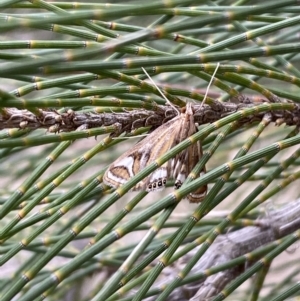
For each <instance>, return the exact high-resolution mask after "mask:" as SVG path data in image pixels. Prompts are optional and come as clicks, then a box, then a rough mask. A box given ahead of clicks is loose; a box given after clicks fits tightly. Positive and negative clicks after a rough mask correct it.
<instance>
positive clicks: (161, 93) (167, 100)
mask: <svg viewBox="0 0 300 301" xmlns="http://www.w3.org/2000/svg"><path fill="white" fill-rule="evenodd" d="M142 70H143V72H144V73H145V74H146V75H147V77H148V78H149V80H150V82H151V83H152V84H153V85H154V87H155V88H156V89H157V91H158V92H159V93H160V95H161V96H162V97H163V98H164V100H165V101H166V102H167V103H168V104H169V105H170V106H171V107H172V108H173V109H175V111H176V112H177V113H178V115H180V112H179V110H178V109H177V108H176V107H175V106H174V105H173V104H172V103H171V101H170V100H169V99H168V98H167V97H166V96H165V95H164V94H163V92H162V91H161V90H160V89H159V88H158V86H157V85H156V83H155V82H154V81H153V79H152V78H151V77H150V75H149V74H148V72H147V71H146V70H145V69H144V68H143V67H142Z"/></svg>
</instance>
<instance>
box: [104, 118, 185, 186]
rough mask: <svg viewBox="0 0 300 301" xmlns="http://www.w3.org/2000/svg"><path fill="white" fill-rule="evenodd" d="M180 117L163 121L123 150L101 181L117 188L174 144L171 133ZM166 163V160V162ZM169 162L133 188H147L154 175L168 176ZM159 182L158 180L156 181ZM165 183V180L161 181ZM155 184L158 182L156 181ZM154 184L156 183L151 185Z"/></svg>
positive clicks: (153, 180)
mask: <svg viewBox="0 0 300 301" xmlns="http://www.w3.org/2000/svg"><path fill="white" fill-rule="evenodd" d="M181 119H182V117H181V116H178V117H175V118H173V119H172V120H170V121H168V122H166V123H164V124H163V125H161V126H160V127H159V128H157V129H156V130H154V131H153V132H152V133H151V134H149V135H148V136H147V137H146V138H145V139H143V140H141V141H140V142H138V143H137V144H136V145H135V146H134V147H133V148H132V149H130V150H128V151H127V152H125V153H124V154H123V155H122V156H120V157H119V158H118V159H117V160H116V161H115V162H113V163H112V164H111V165H110V167H109V168H108V169H107V170H106V172H105V174H104V176H103V181H104V183H105V184H106V185H108V186H111V187H114V188H117V187H118V186H120V185H123V184H125V183H126V182H127V181H128V180H129V179H130V178H132V177H134V176H135V175H136V174H137V173H138V172H140V171H141V170H143V169H144V168H145V167H146V166H148V165H149V164H151V163H152V162H153V161H155V160H156V159H157V158H158V157H159V156H161V155H162V154H164V153H165V152H167V151H168V150H169V149H170V148H172V147H173V145H174V141H173V140H174V139H172V135H171V134H172V133H173V132H174V131H176V127H175V125H176V123H177V122H179V121H180V120H181ZM166 163H167V162H166ZM169 174H170V168H169V164H163V165H162V166H161V167H160V168H158V169H157V170H155V171H154V172H153V173H152V174H150V175H149V176H148V177H146V178H145V179H143V180H142V181H141V182H139V183H138V184H137V185H136V186H135V187H134V188H133V190H140V189H146V190H148V191H149V189H147V187H148V186H149V185H150V184H153V183H154V182H156V181H155V178H156V177H159V178H161V179H166V178H167V177H169ZM158 182H159V181H158ZM163 182H164V185H165V182H166V181H165V180H164V181H163ZM157 184H160V182H159V183H157ZM152 186H156V185H152ZM160 186H161V185H159V187H158V186H157V187H156V188H155V187H152V188H151V189H150V190H154V189H159V188H162V187H163V186H161V187H160Z"/></svg>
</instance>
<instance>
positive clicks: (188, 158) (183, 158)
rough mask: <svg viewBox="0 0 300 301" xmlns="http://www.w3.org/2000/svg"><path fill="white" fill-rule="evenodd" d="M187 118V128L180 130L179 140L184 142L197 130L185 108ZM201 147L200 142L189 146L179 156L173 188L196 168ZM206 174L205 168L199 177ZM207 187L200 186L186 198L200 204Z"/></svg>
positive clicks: (189, 111)
mask: <svg viewBox="0 0 300 301" xmlns="http://www.w3.org/2000/svg"><path fill="white" fill-rule="evenodd" d="M187 118H188V120H187V121H186V123H187V126H186V127H185V128H183V129H182V133H181V139H182V140H184V139H186V138H187V137H189V136H191V135H193V134H195V133H196V132H197V128H196V126H195V122H194V117H193V114H192V112H191V108H190V107H187ZM202 155H203V153H202V146H201V143H200V141H197V142H196V143H194V144H192V145H191V146H189V147H188V148H187V149H186V150H185V151H184V152H182V153H180V154H179V157H178V161H177V162H176V167H175V168H174V175H173V177H174V179H175V188H176V189H178V188H180V186H181V185H182V183H183V182H184V181H185V180H186V178H187V176H188V175H189V174H190V172H191V171H192V170H193V168H194V167H195V166H196V164H197V163H198V162H199V160H200V159H201V157H202ZM205 172H206V170H205V167H204V168H203V169H202V171H201V172H200V176H201V175H204V174H205ZM206 192H207V185H204V186H200V187H199V188H198V189H197V190H196V191H193V192H192V193H190V194H189V195H188V196H187V198H188V200H189V201H190V202H192V203H199V202H201V201H202V200H203V199H204V197H205V196H206Z"/></svg>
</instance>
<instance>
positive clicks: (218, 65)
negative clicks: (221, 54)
mask: <svg viewBox="0 0 300 301" xmlns="http://www.w3.org/2000/svg"><path fill="white" fill-rule="evenodd" d="M219 67H220V63H218V64H217V67H216V69H215V71H214V73H213V75H212V77H211V79H210V81H209V84H208V86H207V88H206V92H205V95H204V98H203V100H202V102H201V105H200V109H201V108H202V106H203V104H204V103H205V100H206V97H207V94H208V91H209V88H210V86H211V84H212V82H213V80H214V77H215V75H216V73H217V71H218V69H219Z"/></svg>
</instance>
